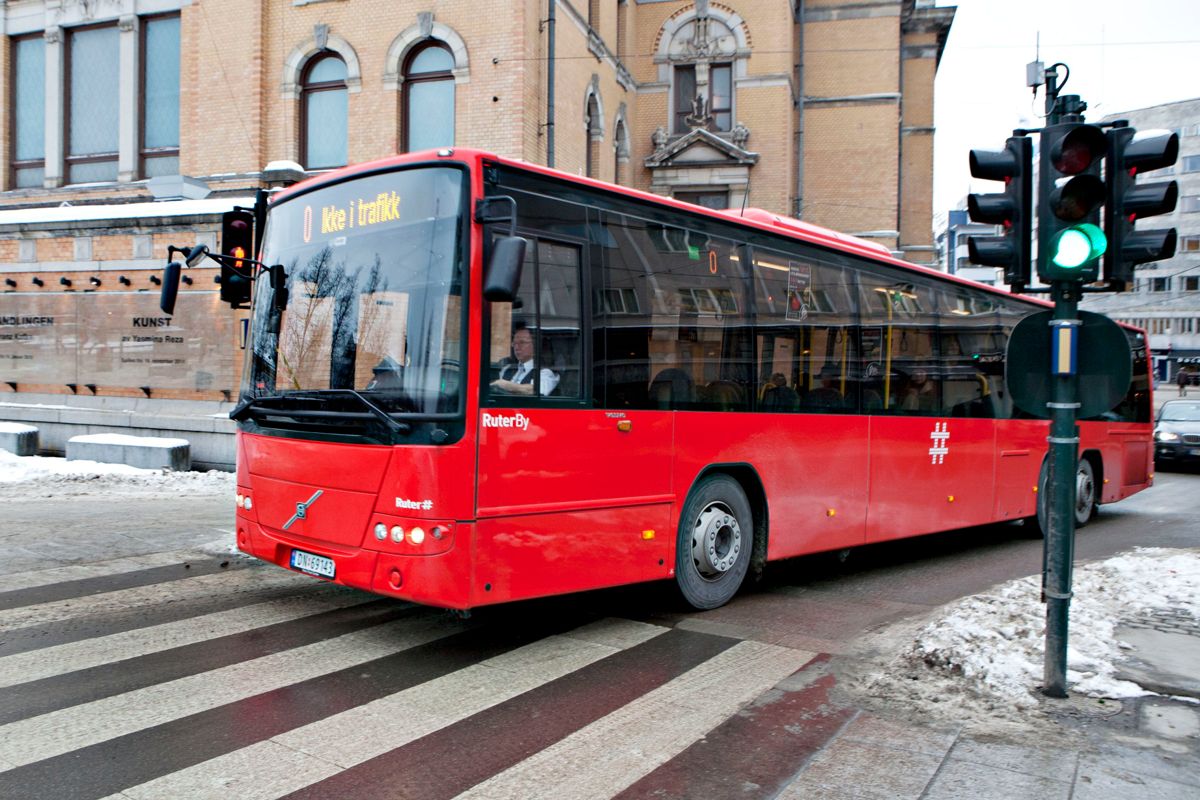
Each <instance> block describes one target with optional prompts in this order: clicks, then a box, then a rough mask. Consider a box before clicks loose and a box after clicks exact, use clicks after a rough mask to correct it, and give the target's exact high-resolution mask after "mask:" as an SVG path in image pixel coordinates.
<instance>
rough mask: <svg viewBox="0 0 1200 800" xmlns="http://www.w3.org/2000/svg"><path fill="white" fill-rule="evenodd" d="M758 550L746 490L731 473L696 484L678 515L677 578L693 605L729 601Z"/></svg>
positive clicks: (699, 606) (700, 606)
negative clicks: (754, 551) (755, 551)
mask: <svg viewBox="0 0 1200 800" xmlns="http://www.w3.org/2000/svg"><path fill="white" fill-rule="evenodd" d="M753 549H754V517H753V515H752V514H751V512H750V503H749V501H747V500H746V493H745V492H744V491H742V487H741V485H740V484H738V482H737V481H735V480H734V479H733V478H731V477H729V476H728V475H710V476H708V477H706V478H704V479H703V480H701V481H700V482H699V483H697V484H696V485H695V486H694V487H693V488H692V491H691V493H690V494H689V495H688V499H687V502H686V503H684V505H683V513H682V514H680V517H679V536H678V538H677V540H676V547H675V582H676V584H677V585H678V586H679V591H680V593H681V594H682V595H683V599H684V600H685V601H687V603H688V604H689V605H690V606H692V607H693V608H696V609H700V610H707V609H710V608H717V607H718V606H723V605H725V604H726V603H728V602H729V601H730V600H731V599H733V596H734V595H735V594H737V590H738V589H739V588H740V587H741V585H742V581H743V579H744V578H745V577H746V571H747V569H748V568H749V566H750V557H751V555H752V551H753Z"/></svg>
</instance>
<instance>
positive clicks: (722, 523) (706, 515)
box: [692, 503, 742, 580]
mask: <svg viewBox="0 0 1200 800" xmlns="http://www.w3.org/2000/svg"><path fill="white" fill-rule="evenodd" d="M741 551H742V526H741V525H739V524H738V521H737V519H736V518H735V517H734V516H733V514H732V513H730V511H729V509H728V508H727V507H725V506H724V505H722V504H720V503H713V504H712V505H710V506H708V508H706V509H704V510H703V511H702V512H700V515H699V516H698V517H696V524H695V525H694V526H693V527H692V563H694V564H695V565H696V570H697V571H698V572H699V573H700V575H701V577H704V578H708V579H710V580H713V579H716V578H719V577H721V576H722V575H724V574H725V573H726V572H728V571H729V570H730V569H731V568H732V567H733V565H734V564H735V563H737V560H738V554H739V553H741Z"/></svg>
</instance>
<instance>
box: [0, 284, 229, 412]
mask: <svg viewBox="0 0 1200 800" xmlns="http://www.w3.org/2000/svg"><path fill="white" fill-rule="evenodd" d="M234 324H235V322H234V318H233V316H232V315H231V314H229V312H228V311H227V310H226V309H223V308H222V307H221V305H220V299H219V297H218V294H217V292H183V293H181V294H180V295H179V299H178V302H177V304H176V308H175V315H174V316H173V317H168V316H165V315H164V314H163V313H162V312H161V311H160V310H159V308H158V296H157V295H155V294H153V293H150V292H88V293H66V292H63V293H55V294H44V295H30V294H9V295H0V380H5V381H14V382H17V383H36V384H75V385H78V386H84V385H88V384H93V385H95V386H98V387H101V386H103V387H116V388H141V387H147V388H149V389H151V390H155V389H160V390H161V389H171V390H183V391H194V392H211V391H225V390H232V389H233V388H234V383H235V376H236V362H237V360H238V358H239V356H240V351H239V350H238V349H237V348H236V346H235V341H236V340H235V338H234V330H235V328H234Z"/></svg>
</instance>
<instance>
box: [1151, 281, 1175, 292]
mask: <svg viewBox="0 0 1200 800" xmlns="http://www.w3.org/2000/svg"><path fill="white" fill-rule="evenodd" d="M1150 291H1152V292H1169V291H1171V279H1170V278H1151V279H1150Z"/></svg>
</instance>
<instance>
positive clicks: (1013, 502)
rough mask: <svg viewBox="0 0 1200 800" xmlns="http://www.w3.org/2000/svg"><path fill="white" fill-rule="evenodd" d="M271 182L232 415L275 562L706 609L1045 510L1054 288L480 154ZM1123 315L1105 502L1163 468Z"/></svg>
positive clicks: (400, 160)
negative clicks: (792, 571) (1033, 317)
mask: <svg viewBox="0 0 1200 800" xmlns="http://www.w3.org/2000/svg"><path fill="white" fill-rule="evenodd" d="M269 206H270V207H269V211H264V212H262V213H261V214H260V218H265V231H264V232H263V233H262V236H263V240H262V248H261V261H262V262H263V266H264V271H263V272H262V273H261V274H262V275H263V276H267V275H268V274H269V277H270V280H267V279H266V278H265V277H264V279H261V280H258V281H256V285H255V298H254V302H253V309H252V312H251V324H250V337H249V342H248V344H247V358H246V363H245V370H244V379H243V384H242V388H241V393H240V403H239V405H238V406H237V408H236V409H235V411H234V412H233V414H232V416H233V417H234V418H235V419H236V420H237V421H238V423H239V430H238V445H237V446H238V456H237V462H238V501H237V506H238V507H237V543H238V547H239V548H241V549H242V550H243V551H245V552H246V553H249V554H251V555H254V556H257V557H258V558H261V559H264V560H266V561H270V562H273V563H275V564H277V565H279V566H281V567H284V568H290V569H293V570H299V571H302V572H305V573H309V574H311V575H314V576H317V577H319V578H322V579H325V580H331V581H335V582H338V583H342V584H345V585H348V586H354V587H358V588H360V589H365V590H368V591H371V592H377V593H379V594H382V595H388V596H393V597H399V598H405V599H408V600H412V601H416V602H418V603H423V604H429V605H434V606H443V607H448V608H452V609H464V610H465V609H470V608H472V607H475V606H481V605H485V604H491V603H498V602H505V601H511V600H518V599H523V598H532V597H539V596H546V595H553V594H558V593H566V592H575V591H580V590H587V589H595V588H599V587H609V586H616V585H621V584H629V583H634V582H639V581H652V580H659V579H673V580H674V581H675V582H676V583H677V584H678V587H679V589H680V591H681V592H682V595H683V597H684V598H685V600H686V601H687V602H688V603H690V604H691V605H692V606H694V607H696V608H702V609H703V608H713V607H716V606H719V605H721V604H723V603H725V602H727V601H728V600H729V599H730V598H731V597H733V595H734V594H735V592H737V590H738V588H739V586H740V585H741V584H742V582H743V579H744V578H745V576H746V574H747V572H750V571H755V572H757V571H758V570H761V569H762V567H763V565H764V563H765V562H767V561H774V560H777V559H784V558H790V557H793V556H799V555H803V554H808V553H816V552H819V551H829V550H841V549H844V548H850V547H854V546H858V545H863V544H867V543H872V542H880V541H885V540H893V539H899V538H901V537H908V536H916V535H920V534H926V533H932V532H935V531H945V530H949V529H954V528H963V527H967V526H972V525H979V524H983V523H990V522H996V521H1002V520H1020V519H1025V518H1032V517H1035V515H1036V514H1037V512H1038V498H1039V494H1040V493H1039V492H1038V485H1039V480H1040V478H1039V474H1040V471H1041V469H1042V464H1043V460H1044V457H1045V453H1046V448H1047V445H1046V437H1047V433H1048V423H1047V422H1045V421H1042V420H1036V419H1029V418H1022V414H1021V413H1020V412H1019V411H1017V410H1015V409H1014V407H1013V403H1012V400H1011V398H1010V396H1009V394H1008V392H1007V391H1006V388H1005V381H1004V354H1005V345H1006V341H1007V337H1008V334H1009V332H1010V331H1011V330H1012V328H1013V326H1014V325H1015V324H1016V322H1017V321H1018V320H1019V319H1020V318H1021V317H1023V316H1024V315H1026V314H1027V313H1029V312H1032V311H1038V310H1041V309H1042V308H1044V307H1045V306H1044V304H1040V303H1037V302H1034V301H1030V300H1027V299H1023V298H1019V297H1014V296H1011V295H1009V294H1007V293H1004V292H1002V291H997V290H993V289H991V288H989V287H985V286H982V285H980V284H976V283H972V282H968V281H963V280H959V279H955V278H953V277H949V276H947V275H944V274H941V273H939V272H936V271H933V270H929V269H924V268H921V267H916V266H913V265H911V264H908V263H905V262H903V261H900V260H897V259H895V258H893V257H892V256H891V255H890V254H889V253H888V251H887V250H885V249H884V248H882V247H881V246H879V245H877V244H874V243H871V242H868V241H865V240H861V239H856V238H853V237H848V236H843V235H840V234H837V233H835V232H833V231H829V230H826V229H822V228H818V227H816V226H813V225H809V224H805V223H802V222H799V221H797V220H792V219H786V218H782V217H778V216H775V215H773V214H770V213H767V212H764V211H761V210H754V209H747V210H745V211H743V212H737V211H724V212H722V211H711V210H708V209H703V208H699V207H696V206H692V205H689V204H686V203H681V202H676V201H674V200H671V199H667V198H663V197H659V196H656V195H651V194H647V193H644V192H639V191H634V190H631V189H628V188H625V187H620V186H613V185H608V184H604V183H601V182H598V181H593V180H588V179H585V178H579V177H575V176H571V175H567V174H564V173H561V172H557V171H554V170H551V169H546V168H542V167H538V166H534V165H531V164H526V163H522V162H519V161H514V160H509V159H505V158H500V157H497V156H495V155H491V154H488V153H484V152H478V151H473V150H467V149H461V148H456V149H453V150H440V151H437V152H432V151H430V152H424V153H415V154H408V155H403V156H398V157H394V158H390V159H386V160H382V161H377V162H374V163H370V164H365V165H360V166H355V167H349V168H346V169H342V170H338V171H336V172H332V173H329V174H325V175H321V176H319V177H316V178H314V179H312V180H309V181H307V182H305V183H302V184H298V185H296V186H294V187H291V188H289V189H287V190H285V191H282V192H280V193H278V194H276V195H275V196H274V198H273V199H272V201H271V203H270V204H269ZM260 221H261V219H260ZM267 265H269V266H270V269H269V270H265V267H266V266H267ZM1126 331H1127V334H1128V336H1129V339H1130V341H1131V344H1132V346H1133V347H1132V349H1133V360H1134V364H1133V375H1134V377H1133V380H1132V382H1131V385H1130V387H1129V392H1128V394H1127V396H1126V397H1125V399H1124V400H1123V402H1122V403H1121V404H1120V405H1119V406H1118V407H1117V408H1115V409H1114V410H1113V411H1111V412H1109V413H1107V414H1105V415H1104V416H1103V418H1097V419H1094V420H1088V421H1083V422H1082V423H1081V424H1080V428H1081V445H1080V458H1079V469H1078V475H1077V479H1078V488H1079V498H1080V499H1079V504H1078V508H1077V513H1076V516H1077V521H1078V522H1079V523H1080V524H1083V523H1085V522H1087V520H1088V519H1089V518H1090V517H1091V516H1092V514H1094V513H1095V509H1096V506H1097V505H1098V504H1100V503H1110V502H1113V501H1116V500H1120V499H1122V498H1124V497H1126V496H1128V495H1130V494H1132V493H1134V492H1137V491H1139V490H1141V489H1144V488H1146V487H1147V486H1149V485H1150V483H1151V481H1152V478H1153V476H1152V474H1151V464H1152V461H1151V459H1152V457H1153V452H1152V447H1151V423H1150V407H1151V404H1150V401H1151V398H1150V391H1151V388H1150V379H1149V373H1148V367H1147V354H1146V342H1145V337H1144V334H1143V333H1142V332H1141V331H1137V330H1135V329H1132V328H1127V329H1126Z"/></svg>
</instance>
